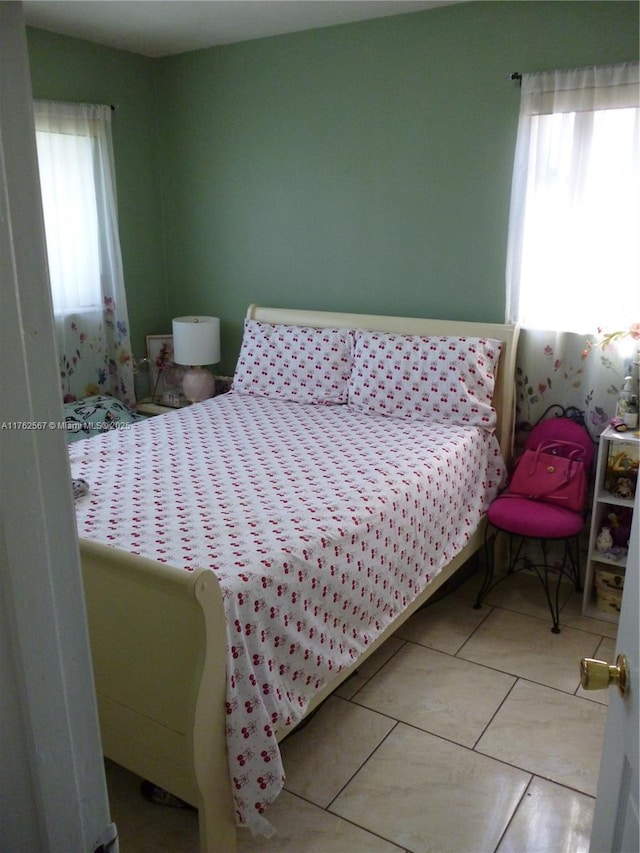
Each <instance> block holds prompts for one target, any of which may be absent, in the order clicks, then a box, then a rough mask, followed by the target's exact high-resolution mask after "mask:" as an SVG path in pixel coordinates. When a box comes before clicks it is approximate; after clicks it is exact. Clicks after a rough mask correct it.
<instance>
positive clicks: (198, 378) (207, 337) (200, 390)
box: [173, 317, 220, 403]
mask: <svg viewBox="0 0 640 853" xmlns="http://www.w3.org/2000/svg"><path fill="white" fill-rule="evenodd" d="M173 360H174V361H175V363H176V364H181V365H183V366H184V367H187V368H188V369H187V371H186V372H185V374H184V378H183V380H182V390H183V392H184V396H185V397H186V398H187V400H189V402H190V403H198V402H200V401H201V400H206V399H208V398H209V397H213V393H214V390H215V379H214V378H213V375H212V374H211V372H210V371H208V370H206V369H205V368H204V365H205V364H217V363H218V362H219V361H220V320H219V319H218V318H217V317H175V318H174V320H173Z"/></svg>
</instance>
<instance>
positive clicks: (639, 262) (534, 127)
mask: <svg viewBox="0 0 640 853" xmlns="http://www.w3.org/2000/svg"><path fill="white" fill-rule="evenodd" d="M639 106H640V98H639V96H638V65H637V64H626V65H621V66H612V67H609V68H589V69H581V70H577V71H568V72H552V73H549V74H534V75H524V76H523V78H522V103H521V112H520V122H519V126H518V141H517V145H516V159H515V165H514V181H513V190H512V199H511V216H510V229H509V250H508V259H507V315H508V317H507V319H508V320H509V321H510V322H518V323H520V324H521V325H524V326H526V327H530V328H538V329H552V330H562V331H575V332H580V333H589V332H594V331H595V330H596V329H597V328H598V327H608V328H624V327H626V326H628V325H629V323H630V322H631V321H633V320H637V319H638V316H639V315H640V304H639V299H638V283H639V282H640V251H639V246H638V235H639V234H640V180H639V175H640V169H639V151H640V145H639V142H640V136H639V134H640V109H639Z"/></svg>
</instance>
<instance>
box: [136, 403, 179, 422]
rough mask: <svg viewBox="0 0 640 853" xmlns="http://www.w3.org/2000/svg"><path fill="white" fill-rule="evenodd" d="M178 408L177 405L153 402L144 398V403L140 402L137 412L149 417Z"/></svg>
mask: <svg viewBox="0 0 640 853" xmlns="http://www.w3.org/2000/svg"><path fill="white" fill-rule="evenodd" d="M176 410H177V407H176V406H163V405H162V403H153V402H152V401H151V400H144V401H143V402H142V403H138V405H137V407H136V412H137V413H138V414H139V415H146V416H147V417H148V418H150V417H153V416H154V415H164V414H166V413H167V412H175V411H176Z"/></svg>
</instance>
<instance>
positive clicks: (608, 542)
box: [596, 527, 613, 553]
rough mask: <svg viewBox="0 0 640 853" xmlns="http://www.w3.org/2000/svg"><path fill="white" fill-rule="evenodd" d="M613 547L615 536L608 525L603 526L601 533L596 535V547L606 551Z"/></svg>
mask: <svg viewBox="0 0 640 853" xmlns="http://www.w3.org/2000/svg"><path fill="white" fill-rule="evenodd" d="M611 547H613V536H612V535H611V530H610V529H609V528H608V527H603V528H602V530H601V531H600V533H598V535H597V536H596V548H597V549H598V551H601V552H603V553H604V552H605V551H608V550H609V549H610V548H611Z"/></svg>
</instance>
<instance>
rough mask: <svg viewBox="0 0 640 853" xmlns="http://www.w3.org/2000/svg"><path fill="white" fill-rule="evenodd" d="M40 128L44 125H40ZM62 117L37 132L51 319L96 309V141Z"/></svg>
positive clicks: (99, 299)
mask: <svg viewBox="0 0 640 853" xmlns="http://www.w3.org/2000/svg"><path fill="white" fill-rule="evenodd" d="M39 124H40V126H42V125H43V124H44V122H40V123H39ZM78 130H81V128H76V122H75V121H65V120H64V119H61V120H60V121H58V122H56V123H55V125H54V126H53V127H51V125H50V124H49V128H48V129H47V130H38V129H36V142H37V146H38V164H39V169H40V188H41V193H42V207H43V212H44V223H45V232H46V237H47V254H48V258H49V277H50V281H51V296H52V300H53V310H54V313H55V314H56V315H65V314H69V313H72V312H78V311H80V312H82V311H86V310H87V309H93V310H96V309H99V307H100V304H101V302H102V294H101V287H100V263H99V259H100V250H99V246H100V243H99V236H98V208H97V199H96V188H95V183H94V167H93V150H92V148H93V146H94V144H95V137H93V136H92V135H90V134H89V133H87V132H78Z"/></svg>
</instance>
